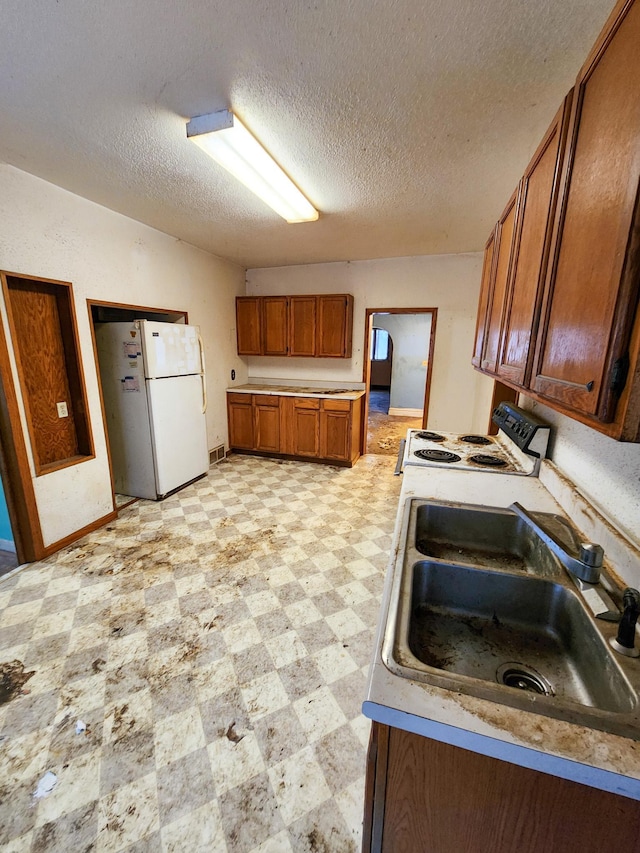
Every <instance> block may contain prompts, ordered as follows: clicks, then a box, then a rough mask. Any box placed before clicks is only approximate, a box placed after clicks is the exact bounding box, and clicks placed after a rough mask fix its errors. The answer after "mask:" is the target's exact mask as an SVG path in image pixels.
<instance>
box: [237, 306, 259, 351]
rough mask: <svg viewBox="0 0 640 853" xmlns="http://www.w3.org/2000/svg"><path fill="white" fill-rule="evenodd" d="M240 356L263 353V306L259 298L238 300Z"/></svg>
mask: <svg viewBox="0 0 640 853" xmlns="http://www.w3.org/2000/svg"><path fill="white" fill-rule="evenodd" d="M236 334H237V338H238V355H261V353H262V305H261V300H260V297H259V296H255V297H253V296H238V297H237V298H236Z"/></svg>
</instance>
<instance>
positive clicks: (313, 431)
mask: <svg viewBox="0 0 640 853" xmlns="http://www.w3.org/2000/svg"><path fill="white" fill-rule="evenodd" d="M291 446H292V452H293V454H294V455H295V456H315V457H317V456H319V455H320V401H319V400H314V399H312V398H306V397H296V398H295V402H294V404H293V426H292V436H291Z"/></svg>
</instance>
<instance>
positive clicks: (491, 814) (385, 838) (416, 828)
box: [362, 722, 640, 853]
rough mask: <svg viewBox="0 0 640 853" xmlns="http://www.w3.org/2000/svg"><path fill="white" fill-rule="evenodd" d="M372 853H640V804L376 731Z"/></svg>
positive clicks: (371, 773)
mask: <svg viewBox="0 0 640 853" xmlns="http://www.w3.org/2000/svg"><path fill="white" fill-rule="evenodd" d="M362 850H363V853H515V851H518V853H570V851H574V850H575V851H578V850H579V851H580V853H619V851H622V850H624V851H625V853H638V851H640V802H637V801H636V800H630V799H628V798H627V797H620V796H617V795H615V794H610V793H608V792H606V791H599V790H597V789H596V788H591V787H588V786H586V785H581V784H579V783H577V782H569V781H567V780H565V779H560V778H558V777H556V776H550V775H548V774H546V773H539V772H538V771H536V770H529V769H528V768H525V767H519V766H518V765H515V764H509V763H508V762H506V761H499V760H497V759H495V758H487V757H486V756H484V755H478V754H477V753H474V752H469V751H468V750H465V749H460V748H458V747H454V746H449V744H445V743H440V742H439V741H434V740H431V739H429V738H425V737H421V736H420V735H415V734H412V733H411V732H405V731H402V730H401V729H396V728H392V727H390V726H386V725H383V724H381V723H375V722H374V723H373V724H372V729H371V740H370V743H369V753H368V757H367V780H366V789H365V814H364V830H363V845H362Z"/></svg>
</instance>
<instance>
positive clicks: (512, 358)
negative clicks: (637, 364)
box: [497, 90, 573, 386]
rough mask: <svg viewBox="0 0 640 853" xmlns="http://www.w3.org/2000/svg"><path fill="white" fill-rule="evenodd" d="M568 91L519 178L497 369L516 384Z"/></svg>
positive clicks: (547, 236)
mask: <svg viewBox="0 0 640 853" xmlns="http://www.w3.org/2000/svg"><path fill="white" fill-rule="evenodd" d="M572 94H573V90H571V92H569V94H568V95H567V97H566V98H565V100H564V102H563V104H562V106H561V107H560V109H559V110H558V112H557V113H556V116H555V118H554V120H553V122H552V123H551V127H550V128H549V130H548V131H547V133H546V134H545V136H544V138H543V140H542V142H541V143H540V145H539V146H538V149H537V151H536V153H535V154H534V155H533V157H532V159H531V162H530V163H529V166H528V167H527V170H526V172H525V173H524V177H523V178H522V180H521V181H520V190H519V192H520V201H519V205H518V219H517V223H516V234H515V240H514V243H513V257H512V262H511V271H510V276H509V282H508V285H507V293H506V295H505V313H504V319H503V323H502V331H501V340H500V350H499V359H498V367H497V372H498V375H499V376H500V377H503V378H505V379H509V380H510V381H511V382H513V383H514V384H516V385H521V386H524V385H525V384H526V382H527V381H528V378H529V374H530V372H531V364H532V361H533V346H530V344H532V341H534V340H535V335H536V332H537V326H538V318H539V315H540V305H541V302H542V295H543V290H544V282H545V273H546V270H547V260H548V256H549V245H550V241H551V231H552V226H553V217H554V214H555V209H556V204H557V199H558V188H559V183H560V180H559V179H560V169H561V166H562V156H563V153H564V148H565V141H566V134H567V125H568V121H569V114H570V110H571V100H572Z"/></svg>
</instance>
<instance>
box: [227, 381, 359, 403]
mask: <svg viewBox="0 0 640 853" xmlns="http://www.w3.org/2000/svg"><path fill="white" fill-rule="evenodd" d="M226 390H227V393H228V394H229V393H231V394H266V395H269V396H277V397H318V398H320V399H326V400H334V399H335V400H357V399H358V398H360V397H363V396H364V393H365V392H364V390H344V391H340V392H339V393H337V394H336V393H328V392H329V391H330V389H329V388H326V389H322V388H317V389H311V388H304V389H297V388H295V387H292V388H286V387H283V386H280V385H278V386H275V385H274V386H273V387H271V386H269V385H250V384H247V385H237V386H235V387H231V388H227V389H226Z"/></svg>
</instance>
